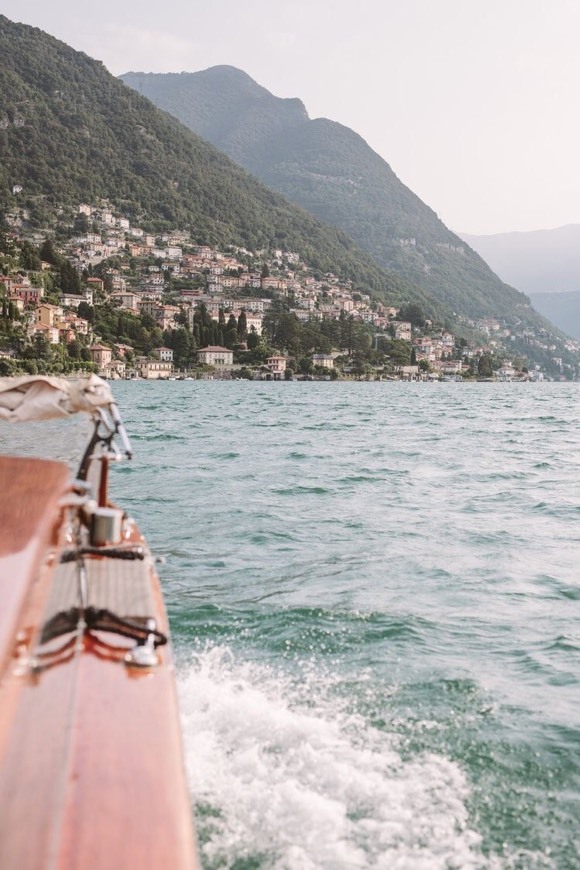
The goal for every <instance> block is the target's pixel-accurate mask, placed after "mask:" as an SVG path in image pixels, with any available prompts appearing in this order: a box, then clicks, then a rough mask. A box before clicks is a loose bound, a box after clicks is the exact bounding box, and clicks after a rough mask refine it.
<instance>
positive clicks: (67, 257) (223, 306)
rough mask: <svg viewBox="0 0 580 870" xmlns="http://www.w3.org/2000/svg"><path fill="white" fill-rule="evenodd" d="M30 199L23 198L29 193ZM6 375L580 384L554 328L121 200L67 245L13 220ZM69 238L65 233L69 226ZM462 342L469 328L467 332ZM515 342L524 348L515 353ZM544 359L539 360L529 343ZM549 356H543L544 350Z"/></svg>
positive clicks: (86, 208) (82, 217) (2, 363)
mask: <svg viewBox="0 0 580 870" xmlns="http://www.w3.org/2000/svg"><path fill="white" fill-rule="evenodd" d="M16 193H17V191H16ZM6 221H7V224H8V229H7V230H6V231H4V232H3V237H2V238H3V242H2V247H1V249H0V272H1V273H2V274H0V304H1V310H2V316H1V323H0V326H1V331H0V373H1V374H18V373H65V374H71V373H72V374H74V373H78V372H87V371H95V372H97V373H98V374H99V375H101V376H102V377H105V378H109V379H116V378H144V379H149V380H151V379H175V378H186V377H200V378H201V377H204V378H218V377H219V378H238V377H243V378H246V379H254V380H282V379H295V378H296V379H298V378H303V379H327V380H328V379H337V378H351V379H366V380H369V379H393V380H464V379H473V378H477V379H484V380H489V379H494V380H502V381H538V380H543V379H545V378H549V379H552V380H554V379H561V380H571V379H574V378H575V377H576V375H577V372H576V369H575V366H574V364H573V362H571V361H570V360H568V359H566V358H565V357H564V355H563V352H562V348H563V350H564V353H567V354H570V355H571V357H572V356H573V355H576V354H578V353H579V352H580V342H576V341H573V340H571V339H564V340H563V342H562V344H561V345H560V346H559V345H557V344H556V343H555V341H554V338H553V336H552V335H551V334H550V333H548V332H547V331H546V330H542V329H538V330H535V331H534V330H531V329H530V327H529V326H527V327H524V326H523V325H521V326H520V327H519V328H518V326H517V325H516V326H514V325H507V324H506V323H503V322H501V321H500V320H499V319H493V318H487V319H482V320H472V321H469V320H463V321H461V322H460V331H461V335H459V334H455V332H454V331H452V329H451V328H450V327H449V326H448V325H445V324H440V323H435V322H433V321H431V320H429V319H428V318H426V317H425V316H424V315H423V312H422V311H421V308H420V306H419V305H413V304H406V305H402V306H399V307H393V306H387V305H385V304H382V303H381V302H378V301H377V300H376V299H373V298H372V296H371V294H370V293H364V292H360V291H358V290H355V289H354V288H353V285H352V282H350V281H348V280H344V279H341V278H340V277H339V276H336V275H334V274H331V273H325V274H319V273H317V272H316V271H315V270H313V269H312V268H310V267H309V266H308V265H307V264H306V263H305V262H304V261H303V260H301V258H300V257H299V255H298V254H297V253H295V252H291V251H285V250H281V249H276V250H271V251H267V250H262V251H249V250H246V249H245V248H242V247H237V246H230V247H228V248H227V249H226V250H220V249H218V248H215V247H211V246H210V245H205V244H196V243H195V242H194V241H193V240H192V239H191V237H190V235H189V234H188V233H187V232H185V231H183V230H175V231H174V232H171V233H166V234H163V235H153V234H150V233H148V232H147V231H146V230H144V229H143V228H141V227H139V226H134V225H132V223H131V221H130V219H129V217H127V216H125V215H122V214H119V213H118V212H116V211H114V210H113V209H112V208H111V207H109V206H108V205H107V204H103V203H99V204H98V205H91V204H87V203H82V204H79V205H78V208H77V210H76V213H75V214H71V215H69V216H68V223H67V216H64V215H63V217H62V220H61V225H60V233H58V232H57V233H55V238H53V237H52V236H48V235H47V233H46V230H38V229H31V228H30V227H28V226H27V223H26V214H25V213H24V214H23V213H22V212H19V213H14V214H11V215H7V216H6ZM57 229H58V228H57ZM458 333H459V330H458ZM510 345H511V346H513V347H514V348H515V347H517V348H518V350H519V352H513V353H510V352H509V351H510V349H511V348H510ZM522 347H524V348H526V347H527V348H530V349H532V348H533V349H534V350H535V351H536V352H539V353H540V355H541V357H542V359H543V360H544V359H545V361H546V362H545V364H543V365H540V364H538V363H537V362H536V363H531V362H530V360H529V359H528V357H527V355H526V353H525V352H521V348H522ZM534 356H537V353H536V354H535V355H534Z"/></svg>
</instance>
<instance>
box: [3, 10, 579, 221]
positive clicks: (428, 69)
mask: <svg viewBox="0 0 580 870" xmlns="http://www.w3.org/2000/svg"><path fill="white" fill-rule="evenodd" d="M0 12H1V13H2V14H4V15H6V16H7V17H8V18H10V19H12V20H13V21H24V22H25V23H26V24H32V25H34V26H36V27H40V28H41V29H42V30H45V31H47V32H48V33H50V34H52V35H53V36H56V37H58V38H59V39H62V40H64V41H65V42H67V43H68V44H69V45H71V46H72V47H73V48H75V49H77V50H79V51H84V52H86V53H87V54H89V55H90V56H91V57H94V58H97V59H99V60H101V61H103V63H104V64H105V66H106V67H107V68H108V69H109V70H110V71H111V72H112V73H114V74H115V75H120V74H121V73H124V72H128V71H129V70H134V71H146V72H180V71H187V72H195V71H197V70H201V69H206V68H207V67H209V66H214V65H215V64H231V65H233V66H237V67H239V68H240V69H243V70H244V71H245V72H247V73H248V74H249V75H251V76H252V78H254V79H255V80H256V81H257V82H258V83H259V84H261V85H263V86H264V87H265V88H267V89H268V90H269V91H271V92H272V93H273V94H275V95H276V96H278V97H300V98H301V99H302V100H303V102H304V103H305V105H306V108H307V110H308V113H309V115H310V117H311V118H316V117H326V118H330V119H332V120H333V121H339V122H341V123H342V124H346V125H347V126H348V127H352V128H353V129H354V130H355V131H356V132H357V133H359V134H360V135H361V136H362V137H363V138H364V139H366V141H367V142H368V143H369V145H371V147H372V148H374V149H375V150H376V151H377V152H378V153H379V154H380V155H381V156H382V157H384V159H385V160H387V162H388V163H389V164H390V165H391V167H392V168H393V170H394V171H395V172H396V173H397V175H398V176H399V178H401V180H402V181H403V182H405V184H407V185H408V186H409V187H410V188H411V189H412V190H413V191H414V192H415V193H416V194H418V195H419V196H420V197H421V199H423V200H424V201H425V202H426V203H427V204H428V205H430V206H431V207H432V208H433V209H434V210H435V211H436V212H437V214H438V215H439V216H440V217H441V218H442V220H443V221H444V222H445V223H446V224H447V225H448V226H449V227H450V228H451V229H453V230H455V231H456V232H467V233H495V232H504V231H508V230H531V229H540V228H549V227H556V226H561V225H563V224H567V223H580V168H579V161H580V99H579V97H580V93H579V92H580V50H579V42H580V0H396V2H395V0H358V2H353V0H349V2H347V0H291V2H287V3H284V2H282V0H205V2H203V3H202V2H199V0H197V2H196V0H190V2H187V0H165V2H153V0H98V2H94V3H90V4H89V3H81V2H79V0H51V2H47V0H0ZM0 63H1V59H0Z"/></svg>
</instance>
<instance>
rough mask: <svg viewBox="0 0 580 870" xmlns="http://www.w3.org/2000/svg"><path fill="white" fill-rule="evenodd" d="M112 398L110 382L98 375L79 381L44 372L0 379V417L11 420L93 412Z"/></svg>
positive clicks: (16, 421)
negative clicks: (51, 375)
mask: <svg viewBox="0 0 580 870" xmlns="http://www.w3.org/2000/svg"><path fill="white" fill-rule="evenodd" d="M113 401H114V399H113V396H112V394H111V389H110V387H109V385H108V384H107V382H106V381H103V380H102V379H101V378H99V377H97V375H91V376H90V377H89V378H83V379H82V380H78V381H69V380H67V379H66V378H51V377H46V376H43V375H25V376H23V377H19V378H0V420H8V421H9V422H15V423H23V422H28V421H31V420H50V419H52V418H54V417H68V416H69V415H71V414H76V413H77V412H79V411H85V412H87V413H89V414H91V413H93V411H95V410H96V409H97V408H100V407H105V406H107V405H110V404H111V402H113Z"/></svg>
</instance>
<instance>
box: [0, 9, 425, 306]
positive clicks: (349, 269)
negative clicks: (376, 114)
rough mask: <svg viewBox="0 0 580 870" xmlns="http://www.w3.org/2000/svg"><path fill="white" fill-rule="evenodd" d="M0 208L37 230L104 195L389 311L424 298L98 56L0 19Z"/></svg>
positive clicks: (163, 225) (155, 224)
mask: <svg viewBox="0 0 580 870" xmlns="http://www.w3.org/2000/svg"><path fill="white" fill-rule="evenodd" d="M0 55H1V57H2V62H1V64H0V154H1V155H2V160H1V163H0V212H3V213H13V212H14V211H19V212H20V213H21V214H24V215H25V217H26V221H27V224H28V225H30V226H32V227H39V228H43V227H45V226H47V225H49V224H50V220H51V218H53V217H54V214H55V213H56V212H57V211H58V209H59V208H60V207H61V206H63V205H71V204H75V203H76V204H78V203H79V202H83V201H87V200H88V201H91V202H98V201H99V199H103V200H107V201H108V202H110V203H112V204H113V205H115V206H117V207H118V208H119V209H120V210H121V211H122V212H123V213H124V214H127V215H129V216H130V217H131V218H132V219H134V220H135V222H138V223H139V224H140V225H141V226H143V227H145V228H147V229H152V230H156V231H159V230H163V229H175V228H176V227H181V228H183V229H188V230H190V232H191V235H192V238H193V239H194V240H196V241H198V242H200V243H204V244H224V245H225V244H239V245H244V246H246V247H248V248H250V249H252V250H256V249H260V248H263V247H277V246H280V247H283V248H285V249H286V250H295V251H297V252H298V253H299V254H300V255H301V256H302V257H303V258H304V259H305V260H307V261H308V262H309V263H310V264H311V265H312V266H313V267H315V268H317V269H319V270H320V271H321V272H326V271H332V272H334V273H335V274H338V275H341V276H345V277H348V278H350V279H352V280H353V281H354V283H355V285H356V286H357V287H360V288H365V289H367V290H368V291H370V292H371V293H374V294H376V295H378V296H380V297H382V298H383V299H386V300H387V301H391V302H392V303H393V304H396V303H397V302H401V301H405V300H418V301H420V302H421V303H422V304H423V306H424V307H425V310H427V311H435V312H437V311H439V312H441V311H442V307H441V306H438V305H437V303H436V302H434V300H432V299H430V297H429V295H428V294H426V293H424V292H422V291H420V290H416V289H415V288H413V287H412V286H411V285H410V284H409V282H406V281H404V280H402V279H401V278H400V277H398V276H396V275H394V274H389V273H387V272H386V271H385V270H384V269H381V268H380V267H379V266H377V265H376V264H375V263H373V262H372V261H371V260H370V258H369V257H368V256H367V255H365V254H364V253H362V252H361V250H360V249H359V248H357V246H356V244H355V243H354V242H353V241H352V240H351V239H350V238H348V237H347V236H346V235H345V234H344V232H342V231H340V230H338V229H336V228H334V227H329V226H326V225H324V224H323V223H322V222H321V221H319V220H317V219H315V218H313V217H312V215H310V214H308V213H307V212H305V211H304V210H302V209H300V208H297V207H296V206H293V205H291V204H289V203H288V202H287V201H286V200H284V199H283V197H282V196H280V195H278V194H276V193H273V192H272V191H271V190H269V189H268V188H266V187H265V186H264V185H262V184H261V183H259V182H258V181H257V180H256V179H255V178H253V177H252V176H250V175H249V174H248V173H247V172H245V171H244V170H243V169H241V168H240V167H239V166H237V165H236V164H234V163H233V162H231V161H230V160H229V159H228V158H227V157H225V156H224V155H223V154H221V153H220V152H218V151H217V150H216V149H215V148H214V147H212V146H211V145H209V144H208V143H206V142H205V141H203V140H202V139H201V138H199V137H198V136H196V135H194V134H193V133H191V132H190V131H189V130H187V129H186V128H185V127H184V126H182V125H181V123H179V122H178V121H176V120H175V119H174V118H172V117H170V116H169V115H167V114H166V113H165V112H162V111H160V110H159V109H157V108H156V107H155V106H154V105H153V104H152V103H151V102H150V101H149V100H147V99H146V98H144V97H142V96H141V95H140V94H138V93H136V92H135V91H133V90H131V89H130V88H128V87H126V86H125V85H124V84H123V83H122V82H120V81H119V80H118V79H116V78H114V77H113V76H112V75H110V74H109V73H108V72H107V70H106V69H105V67H104V66H103V65H102V64H101V63H100V62H98V61H95V60H92V59H91V58H89V57H87V56H86V55H85V54H82V53H80V52H77V51H74V50H73V49H72V48H70V47H69V46H67V45H65V44H64V43H62V42H59V41H58V40H56V39H54V38H52V37H51V36H49V35H47V34H46V33H44V32H43V31H41V30H38V29H36V28H31V27H28V26H25V25H21V24H14V23H12V22H10V21H9V20H8V19H7V18H5V17H4V16H0Z"/></svg>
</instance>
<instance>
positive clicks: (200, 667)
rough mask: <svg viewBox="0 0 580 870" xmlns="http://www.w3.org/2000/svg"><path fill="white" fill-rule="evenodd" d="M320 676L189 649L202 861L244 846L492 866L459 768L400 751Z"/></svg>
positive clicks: (282, 856)
mask: <svg viewBox="0 0 580 870" xmlns="http://www.w3.org/2000/svg"><path fill="white" fill-rule="evenodd" d="M329 680H330V678H328V679H326V680H325V678H324V677H323V676H321V675H320V674H316V673H315V671H313V670H310V672H307V673H306V674H305V675H304V680H303V681H302V683H301V684H298V685H297V684H296V683H295V682H293V681H292V680H291V679H290V678H289V677H284V676H281V675H280V674H277V673H274V672H273V671H272V670H270V669H268V668H266V667H260V666H256V665H254V664H248V663H243V662H237V661H236V659H235V658H234V656H233V655H232V654H231V653H230V652H229V651H228V650H227V649H225V648H223V647H213V648H209V649H207V650H206V651H204V652H202V653H199V654H196V655H194V657H193V660H192V661H191V663H190V665H189V666H188V667H187V668H185V669H182V672H181V675H180V680H179V688H180V697H181V707H182V714H183V724H184V732H185V744H186V763H187V769H188V777H189V782H190V788H191V793H192V799H193V801H194V803H195V804H196V805H197V806H198V807H203V808H205V809H204V810H203V811H202V812H201V813H200V817H199V820H198V828H199V832H200V837H201V840H202V858H203V861H204V866H206V867H213V866H221V867H224V866H225V867H230V866H232V865H233V863H234V861H235V860H236V859H241V858H249V857H250V856H254V857H255V859H257V860H259V866H261V867H264V868H266V867H267V868H275V870H314V868H332V870H343V868H344V870H346V868H348V870H350V868H362V867H376V868H389V870H401V868H405V870H407V868H408V870H436V868H447V870H448V868H476V867H477V868H482V867H490V866H492V865H493V866H497V865H495V862H490V861H488V860H487V859H485V857H484V856H483V855H482V854H481V851H480V849H479V844H480V837H479V835H478V834H477V833H476V832H475V831H474V830H472V829H470V828H469V825H468V813H467V809H466V799H467V798H468V795H469V787H468V783H467V781H466V778H465V776H464V774H463V772H462V770H461V769H460V767H459V766H458V765H457V764H455V763H454V762H452V761H450V760H449V759H447V758H444V757H441V756H438V755H433V754H425V755H422V756H420V757H414V758H413V760H403V759H402V757H401V754H400V753H399V751H398V738H397V737H396V736H394V735H392V734H388V733H386V732H384V731H380V730H378V729H376V728H373V727H372V726H371V725H369V723H368V722H366V721H365V720H364V719H363V718H362V717H360V716H356V715H355V716H353V715H350V714H349V713H348V712H347V711H346V710H345V709H344V708H342V707H341V704H340V702H339V701H338V700H337V696H336V694H334V695H333V693H332V692H331V691H328V689H329Z"/></svg>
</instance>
